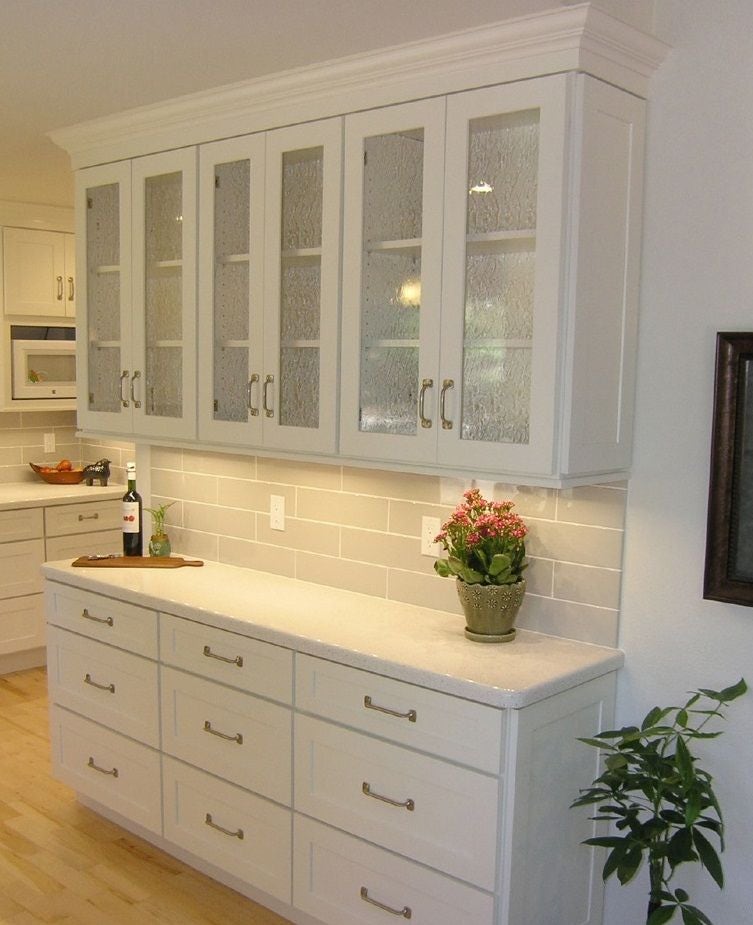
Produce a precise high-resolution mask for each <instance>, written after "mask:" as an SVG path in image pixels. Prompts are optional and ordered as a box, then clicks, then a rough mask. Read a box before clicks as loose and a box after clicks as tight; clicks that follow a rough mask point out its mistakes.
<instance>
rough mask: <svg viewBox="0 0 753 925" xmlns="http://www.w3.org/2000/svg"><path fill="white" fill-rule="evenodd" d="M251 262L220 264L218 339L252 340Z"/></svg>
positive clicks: (216, 275) (216, 293) (216, 307)
mask: <svg viewBox="0 0 753 925" xmlns="http://www.w3.org/2000/svg"><path fill="white" fill-rule="evenodd" d="M248 285H249V278H248V261H246V260H244V261H241V262H234V263H217V264H216V266H215V269H214V338H215V343H219V342H222V341H227V340H248V330H249V329H248V325H249V312H248V291H249V290H248Z"/></svg>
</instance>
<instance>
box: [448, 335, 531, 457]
mask: <svg viewBox="0 0 753 925" xmlns="http://www.w3.org/2000/svg"><path fill="white" fill-rule="evenodd" d="M530 404H531V351H530V350H527V349H507V348H504V347H474V348H466V350H465V355H464V362H463V407H462V422H461V436H462V439H464V440H490V441H493V442H496V443H518V444H525V443H528V428H529V420H530Z"/></svg>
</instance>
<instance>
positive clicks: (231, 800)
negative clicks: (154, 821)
mask: <svg viewBox="0 0 753 925" xmlns="http://www.w3.org/2000/svg"><path fill="white" fill-rule="evenodd" d="M163 769H164V770H163V773H164V795H165V796H164V799H165V837H166V838H167V839H169V840H170V841H171V842H174V843H175V844H176V845H180V847H181V848H184V849H185V850H187V851H190V852H191V853H192V854H195V855H196V856H197V857H200V858H203V859H204V860H205V861H208V862H209V863H210V864H215V865H216V866H217V867H220V868H221V869H222V870H223V871H225V872H226V873H229V874H232V875H233V876H235V877H238V878H239V879H241V880H243V881H244V882H245V883H248V884H250V885H251V886H254V887H256V888H257V889H260V890H264V892H265V893H269V894H270V895H271V896H275V897H276V898H277V899H280V900H282V901H283V902H286V903H290V868H291V849H292V846H291V825H290V815H291V813H290V810H289V809H283V808H282V807H281V806H277V805H275V804H274V803H270V802H269V801H268V800H264V799H262V798H261V797H257V796H254V794H252V793H247V792H246V791H245V790H241V789H240V788H239V787H233V786H232V785H231V784H227V783H225V782H224V781H221V780H217V778H216V777H210V775H209V774H204V773H203V772H201V771H197V770H196V769H195V768H191V767H189V766H188V765H185V764H182V763H181V762H179V761H175V760H174V759H172V758H170V757H168V756H165V758H164V759H163Z"/></svg>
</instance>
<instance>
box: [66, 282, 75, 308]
mask: <svg viewBox="0 0 753 925" xmlns="http://www.w3.org/2000/svg"><path fill="white" fill-rule="evenodd" d="M74 293H75V289H74V286H73V277H72V276H69V277H68V301H69V302H72V301H73V296H74Z"/></svg>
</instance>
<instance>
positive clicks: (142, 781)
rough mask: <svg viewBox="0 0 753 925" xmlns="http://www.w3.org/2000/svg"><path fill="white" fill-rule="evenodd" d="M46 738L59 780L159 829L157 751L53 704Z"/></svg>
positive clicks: (139, 822)
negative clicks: (48, 733) (48, 737)
mask: <svg viewBox="0 0 753 925" xmlns="http://www.w3.org/2000/svg"><path fill="white" fill-rule="evenodd" d="M50 738H51V744H52V771H53V775H54V776H55V777H56V778H57V779H58V780H61V781H63V782H64V783H66V784H68V786H70V787H73V789H74V790H76V791H77V792H78V793H82V794H84V795H85V796H87V797H90V798H91V799H92V800H96V801H97V802H98V803H102V804H104V805H105V806H109V807H110V809H113V810H115V812H118V813H120V814H121V815H123V816H125V817H126V818H128V819H132V820H133V821H134V822H137V823H138V824H139V825H142V826H144V828H146V829H149V830H150V831H151V832H156V833H157V834H158V835H159V834H161V833H162V812H161V805H160V794H161V789H160V757H159V753H158V752H156V751H154V750H153V749H151V748H147V746H146V745H141V744H140V743H139V742H134V741H133V740H132V739H127V738H125V737H124V736H121V735H118V734H117V733H115V732H111V731H110V730H109V729H104V728H103V727H102V726H98V725H97V724H96V723H93V722H91V721H90V720H87V719H84V718H83V717H81V716H76V715H75V714H74V713H69V712H68V711H67V710H63V709H61V708H60V707H57V706H53V708H52V710H51V711H50Z"/></svg>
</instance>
